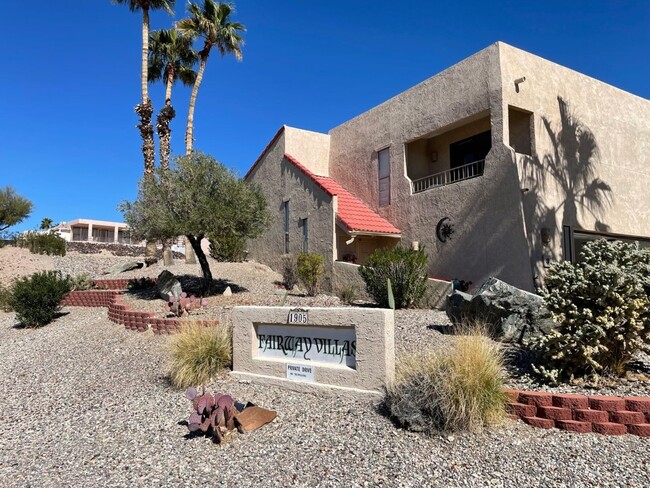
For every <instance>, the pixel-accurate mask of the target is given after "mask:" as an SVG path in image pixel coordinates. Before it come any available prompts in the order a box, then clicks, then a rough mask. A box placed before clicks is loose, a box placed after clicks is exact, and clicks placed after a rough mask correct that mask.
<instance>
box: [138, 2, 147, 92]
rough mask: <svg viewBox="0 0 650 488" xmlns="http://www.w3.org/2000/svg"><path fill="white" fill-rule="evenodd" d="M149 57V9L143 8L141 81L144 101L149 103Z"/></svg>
mask: <svg viewBox="0 0 650 488" xmlns="http://www.w3.org/2000/svg"><path fill="white" fill-rule="evenodd" d="M148 59H149V9H148V8H144V7H143V8H142V66H141V72H140V83H141V84H142V103H143V104H144V103H147V100H149V92H148V91H147V83H148V81H149V80H148V78H147V71H148V68H147V64H148Z"/></svg>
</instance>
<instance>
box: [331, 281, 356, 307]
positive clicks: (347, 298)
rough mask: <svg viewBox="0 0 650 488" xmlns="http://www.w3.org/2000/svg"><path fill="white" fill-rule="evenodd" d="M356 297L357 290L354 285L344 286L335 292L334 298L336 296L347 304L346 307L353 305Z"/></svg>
mask: <svg viewBox="0 0 650 488" xmlns="http://www.w3.org/2000/svg"><path fill="white" fill-rule="evenodd" d="M358 295H359V288H357V286H356V285H344V286H341V287H340V288H339V289H338V290H337V291H336V296H338V297H339V298H340V299H341V301H342V302H343V303H347V304H348V305H350V304H352V303H354V301H355V300H356V299H357V296H358Z"/></svg>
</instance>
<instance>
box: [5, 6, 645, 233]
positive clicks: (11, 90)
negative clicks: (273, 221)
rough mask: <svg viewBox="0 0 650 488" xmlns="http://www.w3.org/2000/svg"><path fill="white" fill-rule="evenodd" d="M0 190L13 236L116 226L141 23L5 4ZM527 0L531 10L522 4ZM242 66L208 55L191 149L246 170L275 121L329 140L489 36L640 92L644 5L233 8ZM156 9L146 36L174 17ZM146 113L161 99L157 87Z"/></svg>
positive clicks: (130, 181) (136, 90) (108, 10)
mask: <svg viewBox="0 0 650 488" xmlns="http://www.w3.org/2000/svg"><path fill="white" fill-rule="evenodd" d="M1 3H2V6H0V17H1V18H2V19H4V20H5V22H4V25H3V30H4V35H3V42H2V43H1V44H0V50H1V51H2V59H3V60H4V65H3V69H2V76H1V77H0V94H1V95H0V97H1V98H0V102H1V105H0V107H1V113H2V116H0V168H1V172H0V187H4V186H5V185H11V186H13V187H14V188H15V189H16V190H17V191H18V193H20V194H21V195H23V196H25V197H27V198H29V199H30V200H32V202H33V203H34V211H33V213H32V216H31V217H30V218H29V219H28V220H26V221H25V222H23V223H22V224H20V225H18V226H16V227H14V228H12V229H10V230H14V231H17V230H23V229H28V228H34V227H36V226H38V224H39V222H40V220H41V219H42V218H44V217H49V218H52V219H53V220H54V221H55V222H59V221H65V220H71V219H75V218H94V219H102V220H121V215H120V213H119V212H118V211H117V210H116V207H117V205H118V204H119V203H120V202H121V201H122V200H124V199H130V200H132V199H134V198H135V195H136V186H137V181H138V179H139V178H140V177H141V175H142V154H141V152H140V144H141V140H140V137H139V133H138V131H137V129H136V128H135V125H136V124H137V118H136V115H135V113H134V112H133V107H134V105H135V104H136V103H138V101H139V97H140V48H141V45H140V43H141V37H140V25H141V17H140V15H139V13H138V14H132V13H130V12H129V10H128V8H126V7H125V6H120V5H112V4H111V2H110V0H61V1H57V2H52V1H43V0H35V1H32V2H30V4H29V5H30V8H29V9H28V10H26V9H25V6H24V5H22V4H21V3H20V2H1ZM531 3H532V2H531ZM236 8H237V13H236V16H235V18H236V20H238V21H240V22H242V23H244V24H245V25H246V27H247V29H248V32H247V34H246V45H245V47H244V59H243V62H242V63H237V62H235V61H234V60H233V59H228V58H226V59H221V58H220V57H219V56H218V55H216V54H213V55H212V56H211V58H210V60H209V62H208V66H207V69H206V74H205V78H204V82H203V84H202V86H201V90H200V92H199V95H198V102H197V108H196V118H195V127H196V129H195V139H196V142H195V147H196V148H197V149H199V150H202V151H205V152H208V153H210V154H212V155H213V156H215V157H216V158H217V159H219V160H220V161H221V162H223V163H224V164H226V165H228V166H230V167H232V168H234V169H235V170H236V171H237V172H239V174H242V175H243V174H244V173H245V172H246V170H247V169H248V167H249V166H250V165H251V163H252V162H253V161H254V160H255V158H256V157H257V156H258V154H259V153H260V151H261V150H262V149H263V148H264V146H265V145H266V144H267V142H268V141H269V139H270V138H271V137H272V136H273V135H274V134H275V132H276V131H277V129H278V128H279V127H280V126H281V125H282V124H287V125H291V126H295V127H300V128H304V129H310V130H315V131H321V132H327V131H328V130H329V129H331V128H332V127H335V126H337V125H338V124H340V123H342V122H344V121H346V120H348V119H350V118H352V117H353V116H355V115H357V114H359V113H362V112H364V111H365V110H367V109H369V108H371V107H373V106H375V105H377V104H379V103H381V102H382V101H384V100H386V99H388V98H390V97H391V96H393V95H396V94H397V93H400V92H401V91H404V90H406V89H408V88H409V87H411V86H413V85H415V84H417V83H419V82H420V81H422V80H424V79H426V78H428V77H430V76H432V75H434V74H436V73H437V72H439V71H441V70H443V69H445V68H447V67H449V66H451V65H452V64H454V63H456V62H458V61H460V60H462V59H463V58H465V57H467V56H469V55H471V54H473V53H474V52H476V51H479V50H480V49H482V48H484V47H486V46H488V45H489V44H491V43H493V42H495V41H498V40H501V41H504V42H507V43H509V44H512V45H514V46H516V47H519V48H521V49H524V50H527V51H530V52H532V53H534V54H537V55H539V56H542V57H544V58H547V59H550V60H552V61H554V62H557V63H559V64H562V65H565V66H567V67H569V68H572V69H575V70H577V71H580V72H582V73H585V74H587V75H589V76H592V77H594V78H597V79H599V80H602V81H605V82H607V83H610V84H612V85H615V86H617V87H619V88H621V89H623V90H627V91H629V92H632V93H634V94H636V95H639V96H642V97H644V98H650V56H649V54H648V47H649V46H650V2H649V1H648V0H636V1H633V0H629V1H627V0H617V1H614V0H610V1H607V0H592V1H582V0H576V1H572V2H567V1H566V0H564V1H544V2H534V5H529V2H522V1H520V0H518V1H511V0H506V1H499V2H490V1H487V0H483V1H462V0H458V1H453V2H433V1H412V0H404V1H402V2H395V1H390V2H389V1H384V0H374V1H370V0H356V1H355V0H346V1H339V0H312V1H304V0H293V1H289V0H275V1H273V2H271V1H268V0H266V1H263V0H239V1H237V2H236ZM184 11H185V2H184V1H177V6H176V16H175V18H171V17H169V16H167V15H166V14H163V13H160V12H157V13H154V14H152V19H151V27H152V29H159V28H168V27H170V26H171V25H172V22H173V21H174V20H178V19H180V18H182V17H183V16H184ZM150 96H151V98H152V101H153V103H154V107H155V108H156V109H158V108H160V107H161V105H162V103H163V88H162V86H153V87H152V88H151V94H150ZM188 100H189V89H188V88H184V87H181V86H176V87H175V89H174V93H173V104H174V106H175V108H176V110H177V118H176V119H175V121H174V123H173V126H172V129H173V131H174V132H173V135H172V137H173V141H172V146H173V147H172V149H173V151H174V153H176V154H180V153H182V152H183V135H184V132H185V117H186V116H187V104H188Z"/></svg>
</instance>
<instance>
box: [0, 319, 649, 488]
mask: <svg viewBox="0 0 650 488" xmlns="http://www.w3.org/2000/svg"><path fill="white" fill-rule="evenodd" d="M65 311H66V312H69V314H68V315H65V316H62V317H60V318H59V319H58V320H57V321H56V322H54V323H52V324H50V325H48V326H46V327H44V328H42V329H37V330H21V329H15V328H13V324H14V316H13V314H6V313H0V485H2V486H7V487H14V486H20V487H26V486H39V487H60V486H196V485H197V484H198V483H211V484H213V483H215V482H216V483H220V482H227V483H232V484H234V485H235V486H242V487H245V486H337V487H338V486H445V487H447V486H488V485H489V486H630V487H646V486H649V485H650V475H649V472H650V470H649V469H648V468H649V466H648V463H649V462H650V441H649V440H648V439H643V438H639V437H635V436H627V435H626V436H621V437H605V436H600V435H597V434H570V433H566V432H560V431H556V430H551V431H544V430H539V429H532V428H529V427H527V426H525V425H523V424H520V423H508V424H506V425H504V426H502V427H501V428H498V429H496V430H495V431H493V432H490V433H482V434H475V435H456V436H452V437H433V438H429V437H426V436H423V435H419V434H412V433H408V432H405V431H402V430H399V429H396V428H395V427H394V426H393V425H392V424H391V423H390V422H389V421H388V420H387V419H385V418H384V417H382V416H381V415H379V414H378V413H377V407H376V405H375V404H373V402H371V401H368V400H352V399H349V398H345V397H341V398H339V397H330V398H319V397H315V396H312V395H301V394H297V393H293V392H289V391H285V390H282V389H278V388H272V387H262V386H255V385H252V384H246V383H240V382H237V381H236V380H234V379H231V378H230V377H225V378H224V379H222V380H220V381H218V382H217V383H215V384H214V385H212V390H213V391H215V390H222V391H228V392H230V393H232V394H233V395H234V396H235V397H236V398H237V399H239V400H242V401H249V400H250V401H253V402H255V403H257V404H259V405H262V406H265V407H268V408H272V409H275V410H277V412H278V419H277V421H276V422H274V423H273V424H270V425H267V426H265V427H264V428H262V429H261V430H259V431H256V432H253V433H250V434H247V435H245V436H240V437H238V438H237V439H235V440H234V441H233V442H232V443H230V444H228V445H226V446H225V447H218V446H215V445H213V444H212V443H211V442H210V441H209V440H207V439H203V438H195V439H191V440H187V439H185V438H184V435H185V433H186V428H185V427H184V426H182V425H178V422H179V421H180V420H183V419H184V418H186V416H187V415H188V413H189V407H188V405H189V402H187V401H186V400H185V399H184V396H183V394H182V392H179V391H176V390H174V389H172V388H171V387H169V386H168V384H167V382H166V380H165V374H164V371H165V356H164V346H165V343H166V341H167V340H168V338H167V337H157V336H154V335H153V334H150V333H145V334H137V333H132V332H127V331H125V330H123V329H122V328H121V327H119V326H117V325H114V324H112V323H110V322H109V321H108V320H107V319H106V318H105V311H103V310H100V309H83V308H68V309H66V310H65ZM399 334H400V333H399V331H398V335H399ZM432 337H433V336H432ZM432 340H433V339H432ZM405 344H407V343H405Z"/></svg>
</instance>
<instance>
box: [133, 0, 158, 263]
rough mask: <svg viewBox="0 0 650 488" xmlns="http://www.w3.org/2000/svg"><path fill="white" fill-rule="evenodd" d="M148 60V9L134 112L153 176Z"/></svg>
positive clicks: (149, 254) (149, 257)
mask: <svg viewBox="0 0 650 488" xmlns="http://www.w3.org/2000/svg"><path fill="white" fill-rule="evenodd" d="M148 60H149V9H148V8H142V66H141V71H140V83H141V89H142V101H141V102H140V104H138V105H136V107H135V112H136V113H137V114H138V115H139V116H140V125H138V129H139V130H140V136H141V137H142V156H143V158H144V174H145V176H151V175H153V171H154V167H155V165H156V148H155V145H154V141H153V126H152V125H151V116H152V115H153V106H152V105H151V100H149V91H148V90H147V83H148V82H149V80H148V76H147V71H148ZM144 255H145V262H147V261H152V262H153V261H154V260H155V257H156V243H155V241H147V247H146V249H145V253H144Z"/></svg>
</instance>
